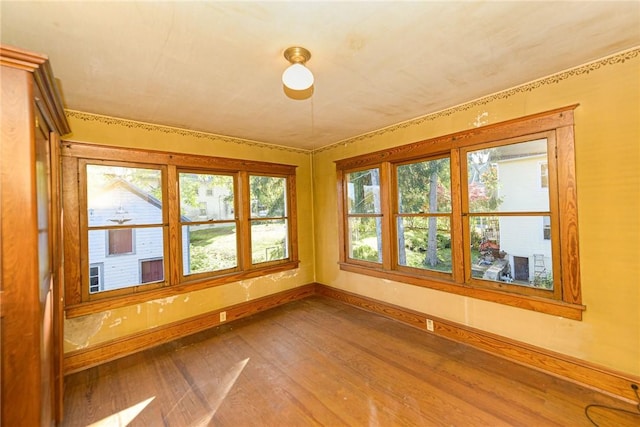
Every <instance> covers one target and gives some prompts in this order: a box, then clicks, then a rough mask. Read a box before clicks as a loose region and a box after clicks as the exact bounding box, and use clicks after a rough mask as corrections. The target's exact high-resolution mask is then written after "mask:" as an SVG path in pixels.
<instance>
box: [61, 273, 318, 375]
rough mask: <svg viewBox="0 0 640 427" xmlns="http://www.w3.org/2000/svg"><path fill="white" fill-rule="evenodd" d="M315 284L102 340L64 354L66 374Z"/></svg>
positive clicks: (264, 306)
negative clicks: (93, 344) (85, 347)
mask: <svg viewBox="0 0 640 427" xmlns="http://www.w3.org/2000/svg"><path fill="white" fill-rule="evenodd" d="M315 287H316V286H315V284H308V285H305V286H301V287H298V288H294V289H290V290H287V291H283V292H278V293H276V294H273V295H268V296H266V297H263V298H258V299H255V300H251V301H247V302H244V303H240V304H236V305H233V306H230V307H225V308H223V309H220V310H216V311H212V312H209V313H205V314H202V315H199V316H194V317H191V318H189V319H185V320H182V321H179V322H174V323H170V324H168V325H164V326H160V327H157V328H153V329H149V330H146V331H142V332H138V333H136V334H132V335H128V336H126V337H124V338H120V339H116V340H112V341H108V342H105V343H101V344H98V345H95V346H92V347H89V348H87V349H82V350H75V351H71V352H69V353H66V354H65V356H64V373H65V375H67V374H71V373H74V372H78V371H82V370H84V369H87V368H90V367H92V366H97V365H100V364H102V363H105V362H108V361H110V360H114V359H118V358H120V357H124V356H127V355H129V354H133V353H136V352H138V351H141V350H144V349H147V348H151V347H155V346H157V345H160V344H164V343H167V342H169V341H172V340H175V339H177V338H180V337H184V336H187V335H191V334H194V333H196V332H200V331H203V330H205V329H209V328H212V327H215V326H218V325H219V324H220V323H228V322H231V321H233V320H237V319H241V318H243V317H247V316H251V315H253V314H256V313H259V312H261V311H265V310H268V309H270V308H273V307H276V306H279V305H282V304H286V303H288V302H291V301H296V300H299V299H303V298H306V297H309V296H312V295H314V294H315ZM222 311H226V314H227V320H226V321H225V322H220V312H222Z"/></svg>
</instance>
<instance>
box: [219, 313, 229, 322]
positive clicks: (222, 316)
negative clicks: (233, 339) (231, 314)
mask: <svg viewBox="0 0 640 427" xmlns="http://www.w3.org/2000/svg"><path fill="white" fill-rule="evenodd" d="M226 321H227V312H226V311H221V312H220V322H226Z"/></svg>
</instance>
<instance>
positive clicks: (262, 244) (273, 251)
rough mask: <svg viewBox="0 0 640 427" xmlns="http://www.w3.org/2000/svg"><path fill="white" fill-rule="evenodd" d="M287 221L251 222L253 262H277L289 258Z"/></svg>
mask: <svg viewBox="0 0 640 427" xmlns="http://www.w3.org/2000/svg"><path fill="white" fill-rule="evenodd" d="M287 227H288V224H287V220H285V219H276V220H262V221H252V222H251V262H252V263H253V264H259V263H261V262H267V261H276V260H279V259H287V258H288V257H289V253H288V252H289V251H288V248H289V242H288V235H289V233H288V231H287Z"/></svg>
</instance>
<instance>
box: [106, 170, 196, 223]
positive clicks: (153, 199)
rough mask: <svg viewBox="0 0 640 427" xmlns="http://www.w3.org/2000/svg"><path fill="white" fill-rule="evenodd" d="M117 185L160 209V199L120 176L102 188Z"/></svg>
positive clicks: (111, 188) (182, 216) (112, 187)
mask: <svg viewBox="0 0 640 427" xmlns="http://www.w3.org/2000/svg"><path fill="white" fill-rule="evenodd" d="M117 187H120V188H123V189H125V190H127V191H129V192H131V193H133V194H135V195H136V196H138V197H140V198H141V199H142V200H144V201H145V202H147V203H149V204H150V205H152V206H154V207H156V208H158V209H162V201H161V200H160V199H158V198H156V197H154V196H153V195H152V194H150V193H147V192H145V191H144V190H143V189H141V188H140V187H138V186H136V185H133V184H132V183H130V182H129V181H127V180H125V179H122V178H114V179H113V181H111V182H110V183H109V184H107V185H106V186H105V187H104V189H105V190H106V191H109V190H113V189H115V188H117ZM180 219H181V220H182V221H184V222H189V221H190V219H189V218H187V217H186V216H184V215H180Z"/></svg>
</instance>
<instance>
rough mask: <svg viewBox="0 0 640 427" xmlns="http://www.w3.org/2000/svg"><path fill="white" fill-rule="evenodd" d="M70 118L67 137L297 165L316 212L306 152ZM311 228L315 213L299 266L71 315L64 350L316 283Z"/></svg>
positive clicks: (304, 198) (302, 208)
mask: <svg viewBox="0 0 640 427" xmlns="http://www.w3.org/2000/svg"><path fill="white" fill-rule="evenodd" d="M67 116H68V118H69V122H70V125H71V129H72V130H73V133H72V134H71V135H69V136H67V137H66V138H65V140H68V141H78V142H87V143H95V144H103V145H112V146H123V147H136V148H146V149H154V150H163V151H172V152H181V153H191V154H200V155H211V156H218V157H228V158H242V159H249V160H259V161H266V162H273V163H285V164H290V165H296V166H297V169H296V185H297V209H298V212H311V211H312V196H311V156H310V154H309V153H308V152H306V151H301V150H293V149H285V148H283V147H276V146H269V145H266V144H260V143H255V142H250V141H244V140H238V139H234V138H229V137H223V136H215V135H210V134H203V133H198V132H190V131H185V130H182V129H175V128H169V127H163V126H154V125H149V124H144V123H138V122H131V121H125V120H119V119H115V118H111V117H104V116H96V115H91V114H86V113H81V112H77V111H67ZM312 227H313V224H312V217H311V215H299V216H298V246H299V247H298V255H299V258H300V267H299V268H298V269H296V270H290V271H285V272H281V273H276V274H271V275H268V276H264V277H258V278H254V279H248V280H242V281H240V282H235V283H230V284H226V285H222V286H216V287H213V288H209V289H204V290H199V291H195V292H189V293H184V294H180V295H176V296H172V297H169V298H163V299H159V300H154V301H149V302H145V303H140V304H134V305H131V306H127V307H121V308H115V309H111V310H106V311H104V312H101V313H96V314H91V315H87V316H81V317H78V318H72V319H66V320H65V352H69V351H72V350H77V349H81V348H87V347H90V346H93V345H96V344H98V343H102V342H105V341H109V340H112V339H115V338H120V337H124V336H127V335H130V334H133V333H136V332H140V331H144V330H146V329H149V328H154V327H158V326H162V325H166V324H168V323H172V322H176V321H180V320H183V319H187V318H189V317H192V316H197V315H199V314H203V313H207V312H210V311H215V310H218V309H221V308H224V307H228V306H230V305H234V304H238V303H241V302H245V301H248V300H252V299H256V298H260V297H263V296H266V295H269V294H273V293H276V292H280V291H283V290H287V289H291V288H295V287H298V286H302V285H306V284H308V283H312V282H313V281H314V262H313V256H314V255H313V232H312Z"/></svg>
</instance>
